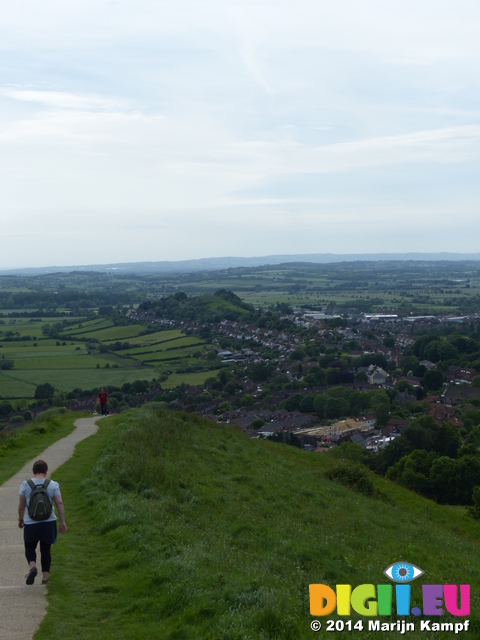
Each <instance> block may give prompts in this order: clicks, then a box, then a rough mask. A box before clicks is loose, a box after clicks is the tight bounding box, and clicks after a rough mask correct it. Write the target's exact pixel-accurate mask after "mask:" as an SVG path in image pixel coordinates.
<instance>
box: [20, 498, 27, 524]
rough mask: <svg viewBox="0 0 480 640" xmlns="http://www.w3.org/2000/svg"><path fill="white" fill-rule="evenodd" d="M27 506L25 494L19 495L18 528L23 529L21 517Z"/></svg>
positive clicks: (22, 517)
mask: <svg viewBox="0 0 480 640" xmlns="http://www.w3.org/2000/svg"><path fill="white" fill-rule="evenodd" d="M26 508H27V500H26V499H25V496H22V495H20V500H19V501H18V526H19V527H20V529H23V519H24V517H25V509H26Z"/></svg>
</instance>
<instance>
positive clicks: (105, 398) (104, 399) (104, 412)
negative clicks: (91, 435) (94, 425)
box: [98, 387, 108, 416]
mask: <svg viewBox="0 0 480 640" xmlns="http://www.w3.org/2000/svg"><path fill="white" fill-rule="evenodd" d="M98 399H99V401H100V408H101V410H102V416H107V415H108V411H107V401H108V393H107V392H106V391H105V389H103V387H102V389H100V393H99V394H98Z"/></svg>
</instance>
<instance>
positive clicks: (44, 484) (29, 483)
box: [27, 478, 50, 491]
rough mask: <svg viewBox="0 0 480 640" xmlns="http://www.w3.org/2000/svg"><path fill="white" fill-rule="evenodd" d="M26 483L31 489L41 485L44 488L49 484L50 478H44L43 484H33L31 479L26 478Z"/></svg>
mask: <svg viewBox="0 0 480 640" xmlns="http://www.w3.org/2000/svg"><path fill="white" fill-rule="evenodd" d="M27 484H28V486H29V487H30V489H31V490H32V491H34V490H35V489H36V488H37V487H40V486H43V488H44V489H46V488H47V487H48V485H49V484H50V478H46V479H45V482H44V483H43V485H39V484H35V483H34V482H33V480H27Z"/></svg>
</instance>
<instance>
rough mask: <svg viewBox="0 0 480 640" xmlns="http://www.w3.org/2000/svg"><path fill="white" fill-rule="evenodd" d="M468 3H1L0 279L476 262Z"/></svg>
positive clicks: (472, 32) (478, 137)
mask: <svg viewBox="0 0 480 640" xmlns="http://www.w3.org/2000/svg"><path fill="white" fill-rule="evenodd" d="M479 32H480V4H479V3H478V1H477V0H456V2H451V0H448V1H445V0H390V2H385V0H362V2H359V1H358V0H338V1H337V2H332V1H331V0H328V1H327V0H295V2H293V1H292V0H288V1H284V0H241V2H240V1H235V2H234V1H233V0H218V1H217V0H202V1H201V2H200V1H199V0H135V2H134V1H133V0H81V1H77V0H42V2H38V0H15V2H10V3H4V5H3V7H2V11H1V13H0V52H1V56H2V64H1V65H0V222H1V233H2V243H1V252H0V268H13V267H25V266H47V265H72V264H90V263H109V262H129V261H143V260H182V259H189V258H202V257H212V256H227V255H232V256H258V255H268V254H279V253H282V254H288V253H291V254H295V253H324V252H332V253H372V252H390V251H391V252H403V251H405V252H407V251H422V252H429V251H431V252H436V251H455V252H474V251H479V249H480V247H479V237H480V215H479V214H480V180H479V175H480V165H479V160H480V38H479V35H478V34H479Z"/></svg>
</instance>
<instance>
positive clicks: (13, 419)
mask: <svg viewBox="0 0 480 640" xmlns="http://www.w3.org/2000/svg"><path fill="white" fill-rule="evenodd" d="M19 422H23V416H12V417H11V418H10V424H12V423H13V424H17V423H19Z"/></svg>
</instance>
